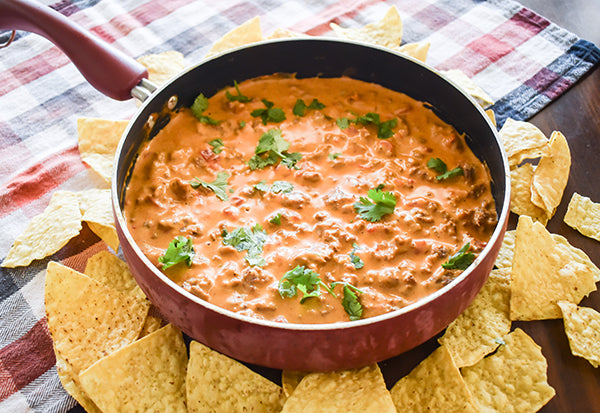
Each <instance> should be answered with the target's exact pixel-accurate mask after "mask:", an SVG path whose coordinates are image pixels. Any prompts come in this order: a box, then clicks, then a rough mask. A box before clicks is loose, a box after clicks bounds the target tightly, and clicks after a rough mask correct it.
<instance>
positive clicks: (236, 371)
mask: <svg viewBox="0 0 600 413" xmlns="http://www.w3.org/2000/svg"><path fill="white" fill-rule="evenodd" d="M185 387H186V392H187V407H188V410H189V411H190V412H211V411H212V412H216V411H222V412H242V411H243V412H278V411H280V410H281V407H282V406H283V402H284V400H285V396H284V394H283V389H282V388H281V387H279V386H278V385H276V384H275V383H273V382H272V381H270V380H268V379H266V378H265V377H263V376H261V375H260V374H258V373H255V372H253V371H252V370H250V369H249V368H248V367H246V366H244V365H243V364H241V363H239V362H237V361H235V360H233V359H231V358H229V357H227V356H224V355H222V354H219V353H217V352H216V351H213V350H211V349H210V348H208V347H206V346H205V345H203V344H200V343H198V342H196V341H192V342H191V344H190V362H189V365H188V371H187V377H186V381H185Z"/></svg>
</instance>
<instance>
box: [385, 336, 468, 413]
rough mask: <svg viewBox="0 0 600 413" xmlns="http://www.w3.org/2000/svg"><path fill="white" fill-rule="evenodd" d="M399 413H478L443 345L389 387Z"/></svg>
mask: <svg viewBox="0 0 600 413" xmlns="http://www.w3.org/2000/svg"><path fill="white" fill-rule="evenodd" d="M390 393H391V394H392V399H393V400H394V404H395V405H396V409H397V411H398V412H413V413H421V412H423V413H425V412H448V413H450V412H456V413H458V412H479V411H480V410H479V406H478V405H477V401H476V400H475V399H474V398H473V395H472V394H471V392H470V391H469V389H468V387H467V385H466V383H465V381H464V380H463V378H462V376H461V374H460V371H459V370H458V367H456V364H454V360H452V356H451V355H450V352H449V351H448V349H447V348H446V346H440V347H438V348H437V349H436V350H435V351H434V352H433V353H431V355H430V356H429V357H427V358H426V359H425V360H423V361H422V362H421V364H419V365H418V366H417V367H415V369H413V371H411V372H410V373H409V374H408V376H405V377H403V378H401V379H400V380H398V382H397V383H396V384H395V385H394V387H392V390H390Z"/></svg>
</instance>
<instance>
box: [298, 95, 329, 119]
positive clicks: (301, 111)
mask: <svg viewBox="0 0 600 413" xmlns="http://www.w3.org/2000/svg"><path fill="white" fill-rule="evenodd" d="M323 108H325V105H324V104H322V103H321V102H319V101H318V100H317V99H313V100H312V102H310V104H309V105H308V106H307V105H306V103H304V100H302V99H298V100H297V101H296V104H295V105H294V109H293V110H292V112H294V115H296V116H304V115H305V112H306V109H312V110H319V109H323Z"/></svg>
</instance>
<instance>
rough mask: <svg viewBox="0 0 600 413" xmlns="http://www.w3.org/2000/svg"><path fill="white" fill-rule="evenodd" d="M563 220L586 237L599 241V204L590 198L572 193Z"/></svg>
mask: <svg viewBox="0 0 600 413" xmlns="http://www.w3.org/2000/svg"><path fill="white" fill-rule="evenodd" d="M564 221H565V224H567V225H568V226H570V227H571V228H574V229H576V230H577V231H579V232H580V233H581V234H583V235H585V236H586V237H590V238H593V239H595V240H596V241H600V204H598V203H596V202H593V201H592V200H591V199H590V198H588V197H585V196H581V195H579V194H578V193H577V192H575V193H573V196H572V197H571V201H569V206H568V207H567V213H566V214H565V217H564Z"/></svg>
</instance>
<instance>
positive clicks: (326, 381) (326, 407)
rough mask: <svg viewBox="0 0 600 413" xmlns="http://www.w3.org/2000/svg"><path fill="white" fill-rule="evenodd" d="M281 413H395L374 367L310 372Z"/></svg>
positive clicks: (381, 376) (375, 366)
mask: <svg viewBox="0 0 600 413" xmlns="http://www.w3.org/2000/svg"><path fill="white" fill-rule="evenodd" d="M281 412H282V413H296V412H304V413H311V412H331V413H333V412H348V413H351V412H354V413H368V412H377V413H385V412H389V413H395V412H396V409H395V408H394V403H393V401H392V397H391V396H390V392H389V391H388V390H387V389H386V387H385V382H384V381H383V375H382V374H381V370H379V366H378V365H377V364H372V365H370V366H367V367H363V368H361V369H353V370H343V371H337V372H330V373H310V374H308V375H307V376H306V377H304V378H303V379H302V381H301V382H300V384H298V387H296V390H294V392H293V393H292V395H291V396H290V398H289V399H287V401H286V402H285V405H284V406H283V410H282V411H281Z"/></svg>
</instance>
